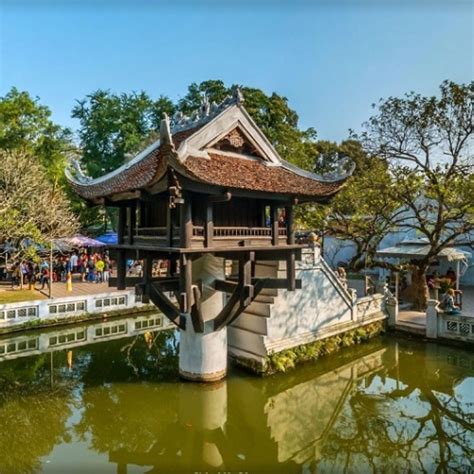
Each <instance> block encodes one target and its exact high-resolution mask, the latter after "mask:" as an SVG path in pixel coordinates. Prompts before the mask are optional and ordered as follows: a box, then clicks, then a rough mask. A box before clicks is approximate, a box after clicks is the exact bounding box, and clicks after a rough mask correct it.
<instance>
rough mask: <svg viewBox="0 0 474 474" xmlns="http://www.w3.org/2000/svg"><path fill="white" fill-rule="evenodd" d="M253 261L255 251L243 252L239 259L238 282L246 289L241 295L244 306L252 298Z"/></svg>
mask: <svg viewBox="0 0 474 474" xmlns="http://www.w3.org/2000/svg"><path fill="white" fill-rule="evenodd" d="M254 261H255V252H245V253H244V254H243V255H242V256H241V258H240V259H239V284H241V285H243V286H244V288H245V289H246V291H245V292H244V296H243V298H244V301H243V304H244V306H248V305H249V304H250V302H251V301H252V299H253V285H252V264H253V262H254Z"/></svg>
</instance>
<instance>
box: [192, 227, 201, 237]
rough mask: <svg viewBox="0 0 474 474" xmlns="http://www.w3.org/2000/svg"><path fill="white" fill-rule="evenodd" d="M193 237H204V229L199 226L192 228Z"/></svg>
mask: <svg viewBox="0 0 474 474" xmlns="http://www.w3.org/2000/svg"><path fill="white" fill-rule="evenodd" d="M193 237H204V227H203V226H200V225H195V226H193Z"/></svg>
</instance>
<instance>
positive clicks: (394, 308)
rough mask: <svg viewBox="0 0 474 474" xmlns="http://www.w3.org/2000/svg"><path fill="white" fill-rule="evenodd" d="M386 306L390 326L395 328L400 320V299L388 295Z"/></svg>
mask: <svg viewBox="0 0 474 474" xmlns="http://www.w3.org/2000/svg"><path fill="white" fill-rule="evenodd" d="M385 308H386V310H387V313H388V326H389V327H391V328H394V327H395V326H396V325H397V321H398V301H397V299H396V298H393V297H388V298H387V300H386V301H385Z"/></svg>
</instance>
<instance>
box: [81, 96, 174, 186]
mask: <svg viewBox="0 0 474 474" xmlns="http://www.w3.org/2000/svg"><path fill="white" fill-rule="evenodd" d="M173 111H174V105H173V104H172V102H171V101H170V100H169V99H167V98H165V97H163V96H161V97H159V98H158V100H156V101H153V100H152V99H151V98H150V97H149V96H148V95H147V94H146V93H145V92H143V91H142V92H132V93H131V94H120V95H117V94H113V93H112V92H110V91H106V90H97V91H95V92H93V93H91V94H89V95H88V96H87V97H86V98H85V99H82V100H79V101H78V102H77V105H76V106H75V107H74V109H73V111H72V117H74V118H77V119H78V120H79V123H80V128H79V138H80V140H81V148H82V160H83V163H84V164H85V165H86V167H87V170H88V172H89V174H90V175H91V176H93V177H97V176H100V175H102V174H105V173H108V172H110V171H112V170H114V169H115V168H117V167H118V166H120V165H121V164H122V163H123V162H124V160H125V159H126V158H127V156H128V155H129V154H133V153H137V152H138V151H140V150H141V148H142V147H143V143H144V141H146V139H147V138H148V137H149V136H150V134H151V133H152V132H154V131H156V130H158V129H159V123H160V121H161V118H162V115H163V113H165V112H166V113H168V114H172V113H173Z"/></svg>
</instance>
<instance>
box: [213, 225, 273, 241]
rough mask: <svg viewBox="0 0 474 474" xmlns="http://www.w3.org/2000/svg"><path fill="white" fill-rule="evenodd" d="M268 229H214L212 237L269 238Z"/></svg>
mask: <svg viewBox="0 0 474 474" xmlns="http://www.w3.org/2000/svg"><path fill="white" fill-rule="evenodd" d="M271 236H272V229H271V228H269V227H214V237H216V238H219V237H230V238H232V237H271Z"/></svg>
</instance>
